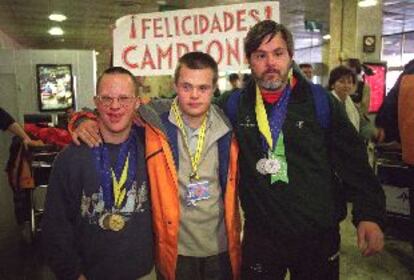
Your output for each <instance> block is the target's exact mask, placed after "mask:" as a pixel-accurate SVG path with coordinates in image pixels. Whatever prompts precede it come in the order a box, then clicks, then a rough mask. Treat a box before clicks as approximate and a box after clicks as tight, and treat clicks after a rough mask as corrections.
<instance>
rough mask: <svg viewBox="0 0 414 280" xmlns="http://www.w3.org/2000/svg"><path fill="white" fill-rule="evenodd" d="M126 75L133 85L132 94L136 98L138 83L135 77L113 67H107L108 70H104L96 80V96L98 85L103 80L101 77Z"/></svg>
mask: <svg viewBox="0 0 414 280" xmlns="http://www.w3.org/2000/svg"><path fill="white" fill-rule="evenodd" d="M116 74H118V75H128V76H129V77H130V78H131V81H132V83H133V85H134V94H135V96H138V82H137V79H136V77H135V76H134V74H132V73H131V72H130V71H128V70H127V69H125V68H123V67H120V66H113V67H109V68H108V69H106V70H105V71H104V72H103V73H102V74H101V75H100V76H99V78H98V81H97V83H96V95H98V89H99V85H100V84H101V80H102V78H103V76H105V75H116Z"/></svg>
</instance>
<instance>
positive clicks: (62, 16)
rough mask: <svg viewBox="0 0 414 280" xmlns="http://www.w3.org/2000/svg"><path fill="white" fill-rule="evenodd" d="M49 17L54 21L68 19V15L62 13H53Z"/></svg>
mask: <svg viewBox="0 0 414 280" xmlns="http://www.w3.org/2000/svg"><path fill="white" fill-rule="evenodd" d="M49 19H50V20H52V21H58V22H62V21H65V20H66V19H67V17H66V16H65V15H62V14H51V15H50V16H49Z"/></svg>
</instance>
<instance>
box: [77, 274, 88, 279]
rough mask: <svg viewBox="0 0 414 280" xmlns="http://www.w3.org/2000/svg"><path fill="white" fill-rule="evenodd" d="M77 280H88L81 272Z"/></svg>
mask: <svg viewBox="0 0 414 280" xmlns="http://www.w3.org/2000/svg"><path fill="white" fill-rule="evenodd" d="M78 280H88V279H86V277H85V275H83V274H81V275H79V277H78Z"/></svg>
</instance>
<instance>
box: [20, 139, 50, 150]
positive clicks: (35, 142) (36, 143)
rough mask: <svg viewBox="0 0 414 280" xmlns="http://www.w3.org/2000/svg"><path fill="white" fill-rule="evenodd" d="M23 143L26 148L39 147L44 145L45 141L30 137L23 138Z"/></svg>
mask: <svg viewBox="0 0 414 280" xmlns="http://www.w3.org/2000/svg"><path fill="white" fill-rule="evenodd" d="M23 144H24V146H25V147H26V149H27V147H29V146H30V147H41V146H44V145H45V143H43V141H42V140H32V139H25V140H23Z"/></svg>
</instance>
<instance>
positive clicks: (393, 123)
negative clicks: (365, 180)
mask: <svg viewBox="0 0 414 280" xmlns="http://www.w3.org/2000/svg"><path fill="white" fill-rule="evenodd" d="M375 124H376V126H377V127H378V128H379V130H380V134H381V139H384V142H391V141H397V142H399V143H401V151H402V159H403V161H404V163H405V164H406V165H407V166H408V170H409V172H410V174H411V175H410V178H412V181H411V182H409V183H410V185H411V186H412V187H411V188H410V190H409V197H410V200H409V201H410V213H411V230H410V233H411V234H410V236H411V244H412V247H413V249H414V59H413V60H411V61H409V62H408V63H407V64H406V65H405V66H404V70H403V72H402V73H401V75H400V76H399V78H398V79H397V81H396V83H395V85H394V86H393V88H392V89H391V90H390V92H389V93H388V94H387V96H386V98H385V100H384V103H383V104H382V105H381V108H380V110H379V111H378V114H377V117H376V119H375Z"/></svg>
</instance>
